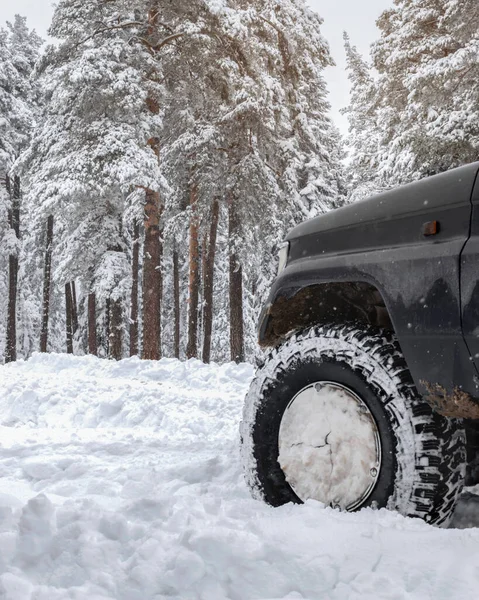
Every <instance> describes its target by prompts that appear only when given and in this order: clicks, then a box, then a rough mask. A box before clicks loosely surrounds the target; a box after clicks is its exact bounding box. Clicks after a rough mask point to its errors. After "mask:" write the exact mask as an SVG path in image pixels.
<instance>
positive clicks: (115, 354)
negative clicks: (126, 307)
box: [108, 298, 123, 360]
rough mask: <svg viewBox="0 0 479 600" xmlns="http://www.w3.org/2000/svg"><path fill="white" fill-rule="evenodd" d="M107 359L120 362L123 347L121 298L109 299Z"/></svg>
mask: <svg viewBox="0 0 479 600" xmlns="http://www.w3.org/2000/svg"><path fill="white" fill-rule="evenodd" d="M108 346H109V357H110V358H113V360H121V359H122V358H123V357H122V346H123V307H122V302H121V298H118V299H116V300H111V299H110V339H109V344H108Z"/></svg>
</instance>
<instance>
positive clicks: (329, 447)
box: [278, 381, 381, 511]
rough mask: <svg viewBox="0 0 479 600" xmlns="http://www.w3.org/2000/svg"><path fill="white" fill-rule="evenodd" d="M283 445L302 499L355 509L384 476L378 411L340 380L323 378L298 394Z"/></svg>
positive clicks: (282, 457) (284, 462) (284, 463)
mask: <svg viewBox="0 0 479 600" xmlns="http://www.w3.org/2000/svg"><path fill="white" fill-rule="evenodd" d="M278 445H279V458H278V460H279V464H280V466H281V469H282V470H283V472H284V474H285V477H286V480H287V481H288V483H289V485H290V486H291V487H292V489H293V490H294V492H295V494H296V495H297V496H298V498H299V499H300V500H302V501H303V502H304V501H306V500H308V499H314V500H318V501H320V502H323V503H324V504H327V505H330V506H333V507H337V508H341V509H343V510H349V511H351V510H355V509H357V508H360V507H361V506H362V505H363V504H364V503H365V502H366V500H367V499H368V498H369V496H370V495H371V493H372V491H373V489H374V486H375V485H376V483H377V480H378V478H379V473H380V470H381V442H380V437H379V431H378V428H377V425H376V422H375V420H374V417H373V415H372V413H371V411H370V410H369V408H368V406H367V405H366V404H365V402H364V401H363V400H362V399H361V398H360V397H359V396H358V395H357V394H355V393H354V392H353V391H352V390H350V389H349V388H347V387H345V386H343V385H341V384H339V383H332V382H329V381H323V382H318V383H315V384H312V385H309V386H307V387H305V388H304V389H302V390H301V391H300V392H299V393H298V394H296V396H295V397H294V398H293V400H292V401H291V402H290V403H289V405H288V407H287V409H286V411H285V413H284V415H283V418H282V421H281V427H280V431H279V437H278Z"/></svg>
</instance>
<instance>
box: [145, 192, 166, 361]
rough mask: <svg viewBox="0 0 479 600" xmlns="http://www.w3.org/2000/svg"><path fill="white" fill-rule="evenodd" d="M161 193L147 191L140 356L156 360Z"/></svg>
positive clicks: (159, 339)
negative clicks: (141, 349) (141, 350)
mask: <svg viewBox="0 0 479 600" xmlns="http://www.w3.org/2000/svg"><path fill="white" fill-rule="evenodd" d="M160 217H161V206H160V194H159V192H153V191H152V190H148V191H147V192H146V206H145V244H144V257H143V354H142V356H143V358H144V359H146V360H159V359H160V349H161V287H162V286H161V254H162V252H161V250H162V248H161V240H160Z"/></svg>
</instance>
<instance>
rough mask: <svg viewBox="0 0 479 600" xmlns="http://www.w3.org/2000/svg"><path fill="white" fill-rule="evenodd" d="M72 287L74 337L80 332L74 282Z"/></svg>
mask: <svg viewBox="0 0 479 600" xmlns="http://www.w3.org/2000/svg"><path fill="white" fill-rule="evenodd" d="M71 286H72V331H73V335H75V333H76V332H77V331H78V304H77V289H76V284H75V282H74V281H72V282H71Z"/></svg>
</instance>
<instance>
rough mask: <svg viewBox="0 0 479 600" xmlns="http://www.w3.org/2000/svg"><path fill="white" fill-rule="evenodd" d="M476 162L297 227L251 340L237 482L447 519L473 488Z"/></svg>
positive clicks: (284, 497)
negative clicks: (253, 367)
mask: <svg viewBox="0 0 479 600" xmlns="http://www.w3.org/2000/svg"><path fill="white" fill-rule="evenodd" d="M478 173H479V163H475V164H471V165H468V166H465V167H462V168H460V169H455V170H453V171H449V172H447V173H443V174H441V175H436V176H434V177H431V178H429V179H425V180H422V181H419V182H416V183H413V184H410V185H407V186H404V187H402V188H399V189H397V190H393V191H389V192H386V193H383V194H381V195H378V196H375V197H373V198H370V199H368V200H364V201H362V202H358V203H355V204H351V205H348V206H345V207H343V208H340V209H338V210H335V211H333V212H331V213H328V214H325V215H322V216H320V217H318V218H316V219H313V220H311V221H308V222H306V223H304V224H302V225H300V226H298V227H296V228H295V229H294V230H293V231H292V232H291V233H290V234H289V236H288V238H287V240H286V242H285V244H284V245H282V247H281V251H280V255H281V256H280V273H279V275H278V278H277V279H276V281H275V282H274V284H273V288H272V290H271V294H270V297H269V300H268V303H267V305H266V307H265V308H264V310H263V313H262V316H261V322H260V329H259V338H260V339H259V341H260V344H261V346H263V347H270V348H272V349H273V350H272V352H271V353H270V355H269V357H268V358H267V360H266V361H265V363H264V364H263V366H262V367H261V368H260V369H259V370H258V372H257V374H256V377H255V379H254V380H253V382H252V384H251V387H250V390H249V393H248V395H247V398H246V404H245V409H244V416H243V422H242V425H241V435H242V440H243V446H242V452H243V457H244V462H245V468H246V475H247V481H248V483H249V485H250V487H251V489H252V491H253V494H254V495H255V496H256V497H258V498H262V499H263V500H265V501H266V502H268V503H270V504H271V505H273V506H279V505H281V504H284V503H286V502H303V501H305V500H307V499H310V498H312V499H316V500H319V501H321V502H323V503H325V504H327V505H330V506H334V507H338V508H341V509H343V510H356V509H359V508H362V507H365V506H376V507H388V508H391V509H394V510H398V511H399V512H401V513H402V514H404V515H408V516H416V517H422V518H424V519H425V520H427V521H428V522H430V523H435V524H442V525H445V524H447V523H448V522H449V520H450V518H451V516H452V513H453V510H454V506H455V504H456V501H457V499H458V496H459V494H460V492H461V490H462V487H463V485H464V481H465V479H466V477H467V479H468V483H470V484H474V483H478V482H479V477H478V469H477V467H476V463H478V460H477V454H478V452H477V447H478V446H479V444H478V431H479V426H478V423H479V421H478V420H479V179H478Z"/></svg>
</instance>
